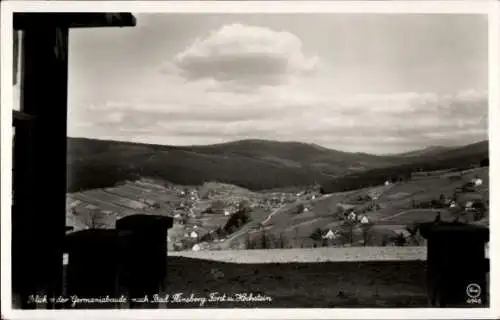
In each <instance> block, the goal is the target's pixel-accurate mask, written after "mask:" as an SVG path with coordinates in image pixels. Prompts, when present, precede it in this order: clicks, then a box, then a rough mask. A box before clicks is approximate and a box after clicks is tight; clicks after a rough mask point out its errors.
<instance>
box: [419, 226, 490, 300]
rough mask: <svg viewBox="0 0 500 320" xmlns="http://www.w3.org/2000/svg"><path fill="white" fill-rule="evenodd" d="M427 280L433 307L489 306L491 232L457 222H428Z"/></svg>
mask: <svg viewBox="0 0 500 320" xmlns="http://www.w3.org/2000/svg"><path fill="white" fill-rule="evenodd" d="M420 233H421V235H422V236H423V237H424V238H425V239H427V280H428V296H429V304H430V305H431V306H432V307H465V306H466V307H474V306H476V307H483V308H484V307H486V306H487V305H488V292H489V288H488V287H487V280H486V279H487V273H488V272H489V261H488V259H486V257H485V244H486V243H487V242H488V241H489V229H488V228H486V227H482V226H478V225H470V224H464V223H458V222H453V223H450V222H439V223H425V224H423V225H421V226H420Z"/></svg>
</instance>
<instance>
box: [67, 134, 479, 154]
mask: <svg viewBox="0 0 500 320" xmlns="http://www.w3.org/2000/svg"><path fill="white" fill-rule="evenodd" d="M67 138H71V139H85V140H96V141H108V142H118V143H129V144H138V145H150V146H165V147H176V148H187V147H190V148H193V147H194V148H196V147H210V146H221V145H226V144H231V143H237V142H250V141H260V142H277V143H297V144H304V145H308V146H311V147H313V146H315V147H320V148H324V149H326V150H330V151H336V152H343V153H348V154H366V155H372V156H378V157H384V156H401V155H405V154H408V153H412V152H418V151H423V150H426V149H430V148H446V149H458V148H462V147H466V146H470V145H474V144H478V143H482V142H489V137H487V138H486V139H482V140H478V141H474V142H470V143H466V144H460V145H428V146H426V147H423V148H417V149H412V150H409V151H403V152H397V153H380V154H376V153H371V152H366V151H345V150H342V149H336V148H330V147H325V146H323V145H321V144H319V143H316V142H304V141H297V140H272V139H263V138H245V139H237V140H229V141H225V142H218V143H209V144H192V145H173V144H159V143H149V142H137V141H130V140H116V139H108V138H90V137H81V136H80V137H77V136H67Z"/></svg>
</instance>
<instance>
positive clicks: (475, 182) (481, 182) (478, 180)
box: [471, 178, 483, 187]
mask: <svg viewBox="0 0 500 320" xmlns="http://www.w3.org/2000/svg"><path fill="white" fill-rule="evenodd" d="M471 182H473V183H474V185H475V186H476V187H479V186H480V185H482V184H483V180H481V179H479V178H475V179H473V180H472V181H471Z"/></svg>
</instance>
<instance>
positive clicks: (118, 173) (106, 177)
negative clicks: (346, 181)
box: [67, 138, 488, 191]
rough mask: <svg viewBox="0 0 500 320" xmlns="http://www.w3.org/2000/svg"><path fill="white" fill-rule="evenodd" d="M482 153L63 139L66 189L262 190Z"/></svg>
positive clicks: (482, 151)
mask: <svg viewBox="0 0 500 320" xmlns="http://www.w3.org/2000/svg"><path fill="white" fill-rule="evenodd" d="M431 151H432V150H431ZM487 154H488V141H482V142H480V143H479V144H472V145H468V146H464V147H460V148H455V149H452V150H448V149H446V150H443V151H442V152H437V153H436V152H431V154H429V153H425V152H424V153H421V154H419V155H415V156H412V157H404V156H394V155H391V156H379V155H371V154H364V153H349V152H344V151H339V150H334V149H328V148H326V147H322V146H319V145H316V144H308V143H303V142H293V141H286V142H284V141H283V142H282V141H273V140H262V139H245V140H238V141H233V142H227V143H219V144H212V145H205V146H171V145H158V144H143V143H136V142H121V141H113V140H98V139H88V138H68V167H67V169H68V172H69V174H68V187H69V190H70V191H75V190H82V189H83V190H84V189H89V188H100V187H107V186H111V185H114V184H115V183H117V182H119V181H122V180H130V179H132V180H133V179H136V178H139V177H141V176H154V177H158V178H161V179H164V180H166V181H171V182H174V183H179V184H201V183H203V182H207V181H221V182H227V183H232V184H235V185H239V186H242V187H246V188H249V189H255V190H262V189H273V188H280V187H288V186H299V185H311V184H314V183H316V182H318V183H324V182H326V181H329V180H331V179H337V178H340V177H343V176H349V175H352V174H357V173H360V172H366V171H370V170H375V169H381V168H387V167H394V166H401V165H408V164H409V163H415V162H419V161H420V162H422V161H424V162H430V163H432V162H433V161H435V160H436V159H441V160H442V159H448V158H450V157H462V158H467V159H469V160H467V161H468V162H470V161H472V160H474V162H477V161H479V160H478V159H480V158H481V157H485V156H487ZM471 157H472V158H473V159H472V158H471ZM457 163H458V162H457Z"/></svg>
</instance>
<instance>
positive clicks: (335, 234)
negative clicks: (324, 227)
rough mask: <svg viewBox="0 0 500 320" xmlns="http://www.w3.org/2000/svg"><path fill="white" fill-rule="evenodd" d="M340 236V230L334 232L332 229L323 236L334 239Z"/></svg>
mask: <svg viewBox="0 0 500 320" xmlns="http://www.w3.org/2000/svg"><path fill="white" fill-rule="evenodd" d="M338 237H339V233H338V231H335V232H333V231H332V229H329V230H328V232H327V233H326V234H324V235H323V237H322V238H323V239H329V240H333V239H337V238H338Z"/></svg>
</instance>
